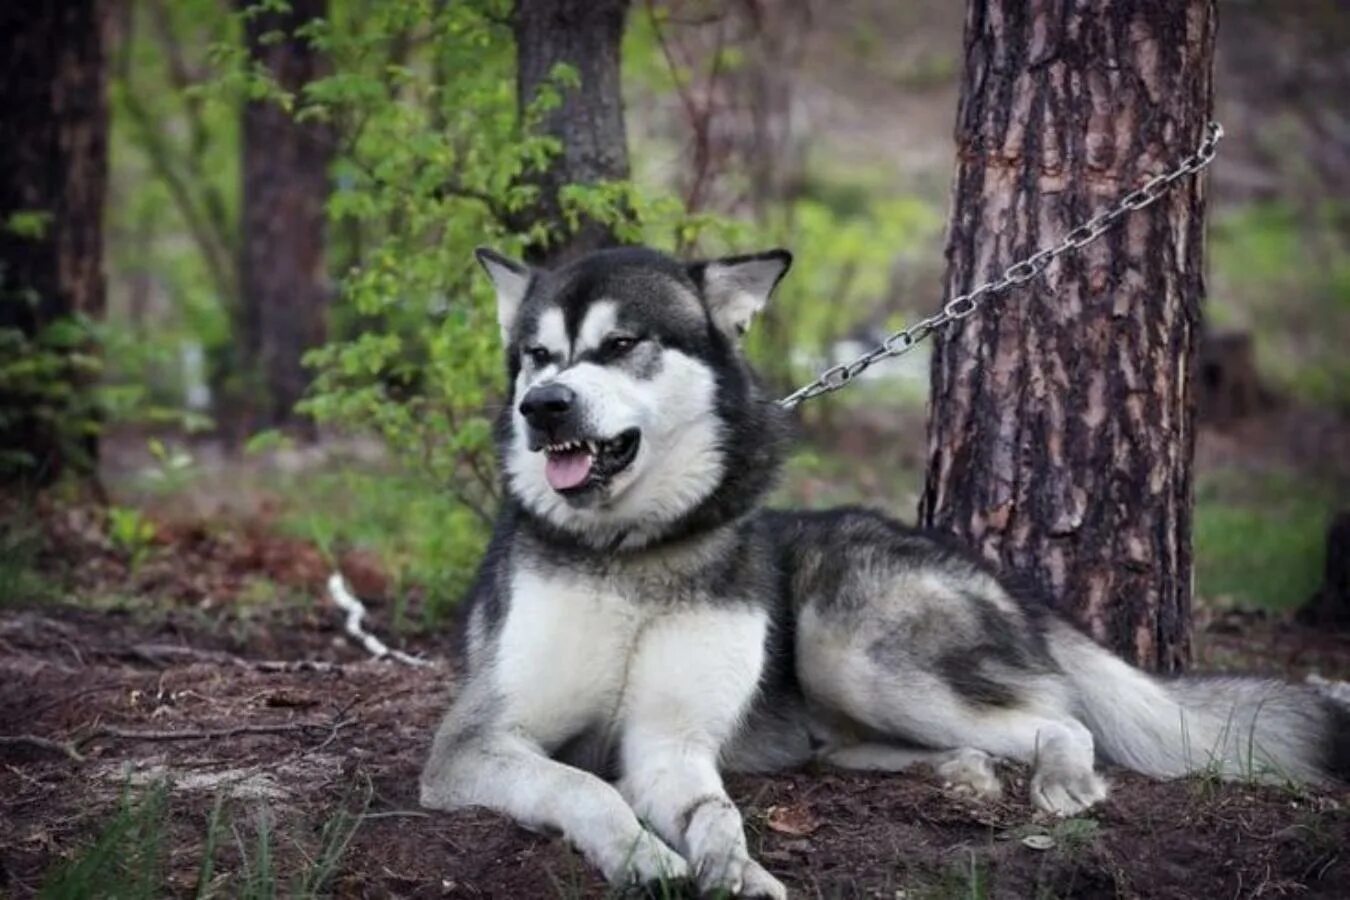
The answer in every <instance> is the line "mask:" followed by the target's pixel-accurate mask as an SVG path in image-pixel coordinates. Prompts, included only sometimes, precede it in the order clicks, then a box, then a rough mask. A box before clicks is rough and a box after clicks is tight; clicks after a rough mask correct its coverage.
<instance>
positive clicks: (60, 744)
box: [0, 734, 84, 762]
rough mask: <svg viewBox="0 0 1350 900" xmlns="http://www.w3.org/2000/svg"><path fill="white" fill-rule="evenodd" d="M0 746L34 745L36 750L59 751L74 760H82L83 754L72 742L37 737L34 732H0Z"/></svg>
mask: <svg viewBox="0 0 1350 900" xmlns="http://www.w3.org/2000/svg"><path fill="white" fill-rule="evenodd" d="M0 747H34V748H36V749H38V750H48V751H51V752H52V753H60V754H62V755H63V756H66V757H68V758H70V759H73V760H75V762H84V756H83V755H82V754H81V753H80V751H78V750H76V749H75V746H74V745H73V744H70V743H67V742H64V741H53V740H51V739H50V738H44V737H38V736H37V735H35V734H0Z"/></svg>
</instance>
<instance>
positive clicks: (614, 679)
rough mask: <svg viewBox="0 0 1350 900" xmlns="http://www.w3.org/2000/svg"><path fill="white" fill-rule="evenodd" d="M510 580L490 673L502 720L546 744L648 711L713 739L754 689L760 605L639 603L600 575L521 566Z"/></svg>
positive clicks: (760, 652) (731, 723)
mask: <svg viewBox="0 0 1350 900" xmlns="http://www.w3.org/2000/svg"><path fill="white" fill-rule="evenodd" d="M511 588H512V590H511V605H510V610H509V612H508V614H507V617H506V621H505V623H504V624H503V627H502V631H501V638H500V643H499V644H498V647H497V652H496V659H495V665H494V666H493V678H494V681H495V683H496V687H497V689H498V691H499V694H498V696H499V699H500V701H501V702H502V704H503V706H502V712H503V713H504V716H505V718H506V720H507V721H506V723H505V724H507V726H508V727H511V728H515V729H520V730H521V731H523V732H525V733H526V734H529V735H530V736H531V737H532V738H533V739H534V740H536V741H538V742H539V743H540V744H541V745H542V746H544V747H545V748H546V749H553V748H555V747H557V746H558V745H560V744H561V743H563V742H565V741H566V740H568V739H569V738H571V737H574V736H576V735H578V734H580V733H581V732H582V731H584V730H585V729H587V728H590V727H595V726H601V727H610V726H613V725H615V724H617V723H618V722H619V721H620V720H629V724H635V723H634V722H633V721H632V720H634V719H635V718H636V719H637V720H639V721H641V722H650V721H651V720H652V719H653V718H654V717H655V718H657V719H662V720H668V721H669V724H670V725H672V726H676V727H678V728H680V730H685V729H686V727H687V728H688V729H692V730H695V731H700V732H704V733H706V734H708V735H709V736H710V737H714V736H715V738H716V739H717V740H718V741H721V740H725V739H727V738H729V737H730V734H731V732H732V730H733V729H734V727H735V724H736V722H737V721H739V719H740V717H741V716H742V715H743V714H744V713H745V711H746V710H747V709H748V707H749V704H750V701H751V700H752V699H753V697H754V693H755V691H756V689H757V685H758V682H759V676H760V673H761V671H762V667H763V662H764V638H765V634H766V632H767V628H768V621H767V616H766V615H765V613H764V612H763V611H762V610H758V609H754V608H750V607H747V606H735V607H732V608H725V607H723V608H718V607H714V606H704V605H701V604H698V603H693V604H687V605H686V604H676V605H674V606H671V605H666V604H662V603H661V602H659V598H647V602H640V601H639V599H638V598H635V597H626V596H623V595H622V594H621V593H620V592H619V591H617V590H615V589H614V588H613V587H612V586H609V585H608V584H607V583H606V582H604V581H600V580H596V579H586V578H571V577H566V576H563V577H559V576H557V575H553V576H549V577H544V576H541V575H539V574H537V573H533V572H529V571H520V572H518V573H517V574H516V576H515V578H514V579H513V581H512V585H511ZM653 601H655V602H653ZM681 720H682V721H681Z"/></svg>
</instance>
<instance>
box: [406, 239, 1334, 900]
mask: <svg viewBox="0 0 1350 900" xmlns="http://www.w3.org/2000/svg"><path fill="white" fill-rule="evenodd" d="M480 260H481V261H482V262H483V263H484V266H485V268H487V270H488V272H489V274H490V275H491V276H492V278H493V281H494V283H495V284H496V287H497V290H498V297H499V313H500V317H501V325H502V331H503V338H504V341H505V343H506V366H507V376H508V381H509V383H510V385H511V391H512V393H511V396H510V398H509V400H508V403H507V404H506V405H505V407H504V409H503V412H502V415H501V417H500V419H499V421H498V423H497V439H498V443H499V446H500V452H501V457H502V461H503V471H504V472H505V473H506V474H505V481H504V487H505V490H504V494H505V498H506V499H505V501H504V503H503V507H502V510H501V513H500V516H499V518H498V521H497V527H496V530H495V533H494V535H493V538H492V542H491V545H490V547H489V550H488V552H487V554H486V556H485V557H484V560H483V562H482V565H481V568H480V570H479V573H478V577H477V579H476V581H475V583H474V585H473V587H472V589H471V590H470V592H469V595H468V597H467V598H466V601H465V604H464V606H463V612H464V620H463V626H462V632H461V633H462V639H463V652H462V653H461V663H462V669H463V671H462V672H461V686H460V689H459V691H458V695H457V699H456V702H455V704H454V706H453V707H452V709H451V711H450V713H449V715H448V716H447V717H446V720H445V722H444V723H443V724H442V726H441V728H440V730H439V732H438V733H437V736H436V740H435V743H434V746H433V748H432V753H431V757H430V759H429V760H428V762H427V766H426V769H425V771H424V772H423V775H422V797H423V801H424V803H426V804H427V805H429V806H433V807H438V808H452V807H456V806H463V805H475V804H476V805H486V806H490V807H493V808H496V809H498V810H500V811H502V812H504V813H506V814H508V815H512V816H514V817H515V818H517V819H518V820H521V821H522V822H524V823H526V824H528V825H538V826H547V827H552V828H559V829H561V830H563V831H564V832H565V833H567V834H568V836H569V838H570V839H572V840H573V841H574V842H576V843H577V844H578V846H580V847H581V848H582V849H583V851H585V852H586V853H587V855H588V856H589V857H590V858H591V859H592V860H593V861H595V862H596V864H598V865H600V866H601V867H602V868H603V869H604V870H605V872H606V874H607V875H608V876H609V877H610V878H612V879H614V880H619V881H622V880H642V879H646V878H651V877H659V876H660V875H672V874H673V875H684V874H692V875H693V876H695V877H697V878H698V879H699V881H700V884H701V885H703V887H705V888H712V889H725V890H729V891H731V892H733V893H736V892H740V893H747V894H762V895H766V896H775V897H776V896H783V895H784V890H783V888H782V885H781V884H779V883H778V882H777V881H776V879H774V878H773V877H772V876H771V875H769V874H768V873H767V872H766V871H764V870H763V869H762V867H760V866H759V865H758V864H757V863H755V862H754V861H753V860H751V859H750V858H749V856H748V851H747V850H746V847H745V842H744V836H743V834H742V831H741V824H740V818H739V814H738V813H737V812H736V810H735V807H734V806H733V805H731V803H730V800H729V799H727V798H726V795H725V792H724V791H723V790H722V787H721V782H720V779H719V778H718V777H717V774H716V772H717V770H718V769H719V768H720V769H723V770H725V769H737V770H755V771H767V770H775V769H782V768H785V767H790V766H796V765H800V764H802V763H805V762H807V761H809V760H812V759H819V760H823V761H825V762H828V763H834V764H837V765H841V766H848V767H855V768H869V769H885V770H899V769H903V768H906V767H908V766H909V765H911V764H913V763H915V762H926V763H929V764H932V765H934V766H936V767H937V768H938V769H939V771H940V773H941V774H942V776H943V777H944V779H946V780H947V781H949V782H951V783H954V784H955V785H956V786H957V788H958V789H965V790H969V791H972V792H974V793H978V794H986V795H990V794H995V793H997V792H998V790H999V784H998V781H997V777H996V775H995V773H994V770H993V768H992V766H991V764H990V763H991V760H992V759H994V758H1013V759H1019V760H1023V761H1026V762H1029V763H1032V764H1033V765H1034V767H1035V768H1034V773H1033V778H1032V783H1031V789H1032V795H1033V799H1034V800H1035V802H1036V803H1037V804H1038V805H1039V806H1040V807H1042V808H1043V809H1046V810H1047V811H1050V812H1053V813H1059V814H1071V813H1074V812H1076V811H1078V810H1081V809H1083V808H1085V807H1087V806H1090V805H1092V804H1093V803H1096V802H1098V801H1099V800H1101V799H1102V798H1103V797H1104V796H1105V794H1106V786H1105V783H1104V782H1103V781H1102V780H1101V779H1100V777H1099V776H1098V775H1097V774H1096V772H1095V762H1096V760H1097V759H1098V757H1100V758H1101V759H1104V760H1107V761H1111V762H1114V763H1117V764H1120V765H1123V766H1126V767H1129V768H1132V769H1135V770H1137V771H1140V772H1144V773H1146V774H1149V775H1154V776H1157V777H1163V778H1168V777H1173V776H1178V775H1184V774H1187V773H1191V772H1203V771H1212V772H1215V773H1217V774H1220V775H1223V776H1226V777H1243V778H1245V777H1254V778H1276V779H1291V780H1298V781H1306V782H1316V783H1322V782H1330V781H1334V780H1337V779H1342V780H1344V779H1347V778H1350V728H1347V724H1348V722H1350V717H1348V716H1347V712H1346V710H1345V709H1343V708H1340V707H1338V706H1336V705H1335V704H1333V703H1332V702H1331V701H1329V700H1326V699H1324V698H1322V697H1320V696H1319V695H1317V694H1315V693H1313V692H1312V691H1310V690H1306V689H1304V688H1302V687H1297V686H1293V685H1288V684H1284V683H1281V682H1276V681H1266V680H1259V679H1229V678H1222V679H1221V678H1190V679H1182V680H1173V681H1167V680H1160V679H1156V678H1153V677H1151V676H1148V675H1146V674H1144V673H1142V672H1140V671H1138V670H1136V669H1134V668H1132V667H1131V666H1129V665H1127V664H1125V663H1124V662H1122V661H1121V660H1119V659H1118V658H1116V657H1115V656H1113V655H1112V654H1110V653H1109V652H1107V651H1106V650H1104V649H1102V648H1101V647H1099V646H1097V645H1096V644H1095V643H1093V642H1092V641H1091V640H1090V639H1088V638H1087V637H1085V636H1084V635H1082V634H1081V633H1079V632H1078V631H1076V630H1075V629H1074V628H1072V627H1071V626H1069V625H1068V624H1066V623H1065V622H1064V621H1063V620H1062V619H1060V618H1059V617H1058V616H1056V615H1055V614H1054V613H1053V611H1051V610H1050V609H1049V608H1048V607H1047V606H1046V605H1045V604H1043V603H1042V602H1041V601H1040V600H1039V599H1037V598H1035V597H1031V596H1028V595H1026V594H1024V593H1022V592H1019V591H1015V590H1013V589H1011V588H1010V587H1008V586H1007V585H1005V583H1003V582H1002V581H1001V580H1000V579H999V577H998V576H997V575H996V573H994V572H993V571H991V570H990V568H989V567H988V566H987V565H986V564H984V563H983V562H981V561H980V560H978V559H976V558H975V557H974V556H972V555H971V554H970V553H969V552H967V551H966V550H964V549H962V548H959V547H956V546H953V545H951V544H950V543H948V542H946V541H944V540H942V539H941V538H939V537H936V536H933V535H929V534H924V533H922V532H919V531H916V530H914V529H911V528H907V527H905V526H903V525H901V524H899V523H897V522H895V521H893V520H891V519H888V518H886V517H884V516H882V515H880V514H878V513H875V512H871V511H867V510H863V509H841V510H834V511H829V512H798V511H770V510H765V509H762V508H761V503H762V501H763V499H764V496H765V494H766V493H767V492H768V491H769V489H770V488H771V487H772V486H773V484H774V482H775V479H776V477H777V474H778V472H779V469H780V467H781V464H782V461H783V457H784V454H785V452H786V447H787V438H788V436H789V435H790V432H791V428H790V422H789V418H788V414H787V413H785V412H784V411H783V410H781V409H780V408H779V407H778V406H777V405H776V404H774V403H772V402H770V401H769V400H768V399H767V398H766V397H765V396H764V395H763V393H762V392H761V390H760V388H759V386H758V384H757V382H756V381H755V378H754V376H753V373H752V372H751V371H750V369H749V367H748V365H747V364H746V362H745V359H744V357H743V355H742V353H741V351H740V347H739V340H740V336H741V333H742V332H743V331H744V329H745V328H746V327H747V326H748V325H749V323H750V321H751V319H752V318H753V316H754V314H755V313H757V312H758V311H759V309H760V308H761V307H762V306H763V304H764V302H766V301H767V299H768V297H769V294H770V293H771V291H772V290H773V288H774V286H775V285H776V284H777V282H778V280H779V279H780V278H781V277H782V275H783V274H784V273H785V272H786V270H787V268H788V264H789V262H790V257H789V256H788V255H787V254H786V253H784V252H782V251H774V252H772V253H769V254H758V255H755V256H747V257H735V258H731V259H726V260H714V261H709V262H702V263H694V264H685V263H681V262H677V261H675V260H673V259H670V258H669V257H666V256H664V255H662V254H659V253H656V252H654V251H651V250H643V249H628V250H613V251H604V252H600V253H595V254H592V255H590V256H587V257H584V258H582V259H581V260H579V261H577V262H575V263H573V264H571V265H569V266H567V267H565V268H562V269H559V270H558V271H556V272H542V271H533V270H529V269H526V268H525V267H523V266H521V265H520V264H518V263H514V262H511V261H509V260H506V259H505V258H502V257H499V256H497V255H496V254H492V253H490V252H486V251H485V252H483V253H482V254H480ZM531 398H536V399H537V398H544V399H545V400H548V401H549V404H551V405H547V406H546V407H545V405H544V404H543V401H542V400H541V401H539V402H535V401H534V400H532V399H531ZM545 408H546V410H547V412H546V413H545V412H540V410H541V409H545ZM579 447H580V448H589V449H587V450H578V449H577V448H579ZM634 448H636V449H634ZM578 454H581V455H578ZM583 456H584V459H583V458H582V457H583ZM579 460H580V462H578V461H579ZM583 468H584V469H585V471H586V473H587V474H586V476H585V478H584V480H582V481H580V482H578V481H577V476H578V473H579V472H581V471H582V469H583ZM559 485H562V487H561V488H559V487H558V486H559ZM545 651H547V652H545ZM587 773H594V774H587ZM596 776H600V777H596ZM601 778H604V779H608V780H609V781H614V782H615V783H616V784H617V792H616V791H615V789H614V788H613V787H610V786H609V782H607V781H602V780H601ZM560 798H561V799H560ZM564 800H566V803H564ZM568 804H570V805H568ZM578 810H580V812H578ZM635 813H636V816H641V818H642V819H643V820H645V821H646V822H648V823H649V824H650V825H651V827H652V829H653V830H654V833H652V832H649V831H645V830H643V828H642V827H641V826H640V825H639V824H638V819H637V818H636V816H635V815H634V814H635Z"/></svg>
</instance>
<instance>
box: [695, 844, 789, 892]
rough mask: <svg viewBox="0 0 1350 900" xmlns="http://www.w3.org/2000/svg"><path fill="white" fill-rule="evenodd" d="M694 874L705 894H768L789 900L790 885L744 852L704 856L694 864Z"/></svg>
mask: <svg viewBox="0 0 1350 900" xmlns="http://www.w3.org/2000/svg"><path fill="white" fill-rule="evenodd" d="M694 877H695V878H696V879H697V880H698V888H699V890H700V891H701V892H702V893H703V894H705V895H708V894H711V895H713V896H717V895H719V894H720V895H727V894H729V895H731V896H735V897H765V898H769V900H787V888H785V887H784V886H783V883H782V882H781V881H779V880H778V879H777V878H774V877H773V876H772V875H770V874H769V873H768V871H766V870H765V868H764V867H763V866H761V865H760V864H759V863H757V862H755V861H754V860H753V859H751V858H750V857H748V856H745V855H743V854H735V855H731V856H727V857H723V858H721V859H719V858H717V857H715V856H709V857H704V858H703V859H702V860H700V861H699V863H698V865H697V866H695V871H694Z"/></svg>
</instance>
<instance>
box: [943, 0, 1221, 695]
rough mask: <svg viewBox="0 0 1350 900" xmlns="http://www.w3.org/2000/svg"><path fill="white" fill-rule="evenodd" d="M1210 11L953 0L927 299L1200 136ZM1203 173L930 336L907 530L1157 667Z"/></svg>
mask: <svg viewBox="0 0 1350 900" xmlns="http://www.w3.org/2000/svg"><path fill="white" fill-rule="evenodd" d="M1214 27H1215V8H1214V0H1184V2H1182V0H1178V2H1175V3H1101V2H1097V0H1066V2H1063V3H1050V2H1020V0H1017V2H1015V0H971V2H970V6H969V9H968V12H967V19H966V35H965V50H966V62H965V70H964V81H963V86H962V94H961V103H960V107H959V110H958V114H957V125H956V142H957V169H956V179H955V183H954V188H953V201H952V202H953V205H952V214H951V222H950V225H949V236H948V243H947V263H948V270H947V281H946V289H947V294H948V296H952V295H955V294H958V293H961V292H963V291H965V290H967V289H969V288H971V287H973V286H974V285H976V284H978V283H980V282H983V281H985V280H987V279H989V278H991V277H993V276H994V275H996V274H997V273H998V272H1000V271H1001V270H1002V269H1004V268H1005V267H1006V266H1008V265H1009V264H1011V263H1012V262H1014V261H1016V260H1018V259H1020V258H1022V257H1024V256H1026V255H1028V254H1030V253H1031V252H1032V251H1034V250H1036V249H1038V248H1040V247H1042V246H1048V245H1050V244H1052V243H1055V242H1057V241H1058V240H1059V239H1060V238H1061V237H1062V236H1063V235H1064V234H1065V233H1067V232H1068V231H1069V230H1070V228H1072V227H1073V226H1074V225H1075V224H1077V223H1079V222H1081V221H1083V220H1085V219H1087V218H1088V217H1090V216H1091V215H1092V214H1093V213H1094V212H1096V211H1097V210H1099V209H1102V208H1103V207H1105V206H1107V205H1109V204H1111V203H1113V202H1114V201H1115V200H1116V199H1117V198H1118V197H1120V196H1122V195H1123V194H1125V193H1126V192H1127V191H1129V190H1131V189H1132V188H1134V187H1136V186H1138V185H1139V184H1141V183H1142V182H1143V181H1144V180H1146V179H1147V178H1148V177H1149V176H1150V175H1153V174H1156V173H1158V172H1160V171H1162V170H1164V169H1167V168H1170V167H1171V166H1172V165H1173V164H1174V163H1175V162H1176V161H1177V160H1179V159H1181V158H1182V157H1183V156H1185V155H1186V154H1188V153H1190V152H1191V150H1192V149H1193V148H1194V147H1195V146H1196V145H1197V144H1198V143H1199V141H1200V139H1201V137H1202V133H1203V130H1204V128H1205V124H1206V122H1207V120H1208V118H1209V115H1210V110H1211V105H1212V97H1211V71H1212V60H1213V49H1214ZM1204 214H1205V205H1204V191H1203V181H1202V180H1199V179H1188V180H1184V181H1181V182H1179V183H1178V184H1177V185H1176V186H1175V187H1174V188H1173V190H1172V191H1171V193H1169V194H1168V196H1166V197H1165V198H1163V199H1162V200H1161V201H1159V202H1158V203H1157V204H1156V205H1154V206H1152V207H1150V208H1149V209H1147V210H1144V211H1142V212H1135V213H1131V214H1130V215H1129V216H1128V217H1127V218H1126V219H1125V220H1124V221H1123V222H1122V223H1120V224H1119V225H1118V227H1117V228H1115V229H1114V230H1113V231H1112V232H1110V233H1109V234H1108V235H1106V236H1105V237H1103V238H1102V239H1101V240H1100V241H1098V242H1097V243H1096V244H1093V245H1092V246H1090V247H1089V248H1087V249H1086V250H1085V251H1082V252H1080V253H1078V254H1076V255H1071V256H1068V257H1065V258H1063V260H1062V261H1061V262H1057V263H1055V264H1053V265H1051V266H1050V268H1049V269H1048V270H1047V271H1046V273H1045V274H1044V275H1043V276H1041V277H1039V278H1036V279H1034V280H1033V281H1032V282H1030V283H1028V284H1027V285H1025V286H1023V287H1021V288H1015V289H1013V290H1011V291H1009V292H1007V293H1006V294H1004V295H1002V296H1001V297H998V298H995V299H993V300H991V301H990V302H989V303H988V304H987V305H986V307H985V308H983V309H982V310H981V311H980V312H979V313H977V314H976V315H974V316H972V317H971V318H969V319H967V320H965V321H964V322H963V323H960V324H958V325H956V326H955V327H953V328H952V329H950V330H949V331H947V332H946V333H945V334H944V335H942V336H940V338H939V340H938V343H937V346H936V349H935V352H934V358H933V368H932V381H933V391H932V412H931V417H930V422H929V429H928V471H927V483H926V486H925V491H924V496H923V498H922V500H921V503H920V511H919V515H920V519H921V521H922V522H923V523H925V524H927V525H929V526H932V527H935V528H938V529H940V530H944V531H947V532H950V533H952V534H954V535H956V536H958V537H959V538H960V539H962V540H964V541H965V542H967V543H968V544H969V545H971V546H973V547H976V548H978V550H979V552H980V553H982V554H983V555H984V556H985V557H986V558H987V559H989V560H991V561H993V562H995V563H996V564H998V565H1000V566H1001V567H1002V568H1003V569H1004V570H1005V571H1009V572H1012V573H1015V574H1016V575H1017V576H1020V577H1021V578H1022V580H1024V581H1026V582H1028V583H1029V584H1030V585H1031V586H1033V587H1035V588H1037V589H1039V590H1040V591H1041V592H1042V593H1043V594H1044V595H1045V596H1047V597H1049V598H1051V599H1052V600H1053V602H1055V603H1056V604H1057V605H1058V607H1059V608H1060V609H1061V610H1062V611H1063V612H1064V613H1066V614H1067V615H1069V616H1070V617H1071V618H1073V619H1074V620H1076V621H1077V622H1078V623H1079V624H1081V625H1082V626H1083V627H1085V628H1086V629H1087V630H1088V631H1089V632H1090V633H1091V634H1092V635H1093V636H1095V637H1096V638H1097V639H1098V640H1100V641H1101V642H1103V643H1105V644H1107V645H1108V646H1110V647H1112V648H1114V649H1115V650H1117V651H1118V652H1119V653H1121V654H1122V655H1123V656H1125V657H1126V658H1127V659H1130V660H1133V661H1134V662H1136V663H1138V664H1140V665H1143V666H1145V667H1147V668H1150V669H1155V670H1159V671H1164V672H1175V671H1178V670H1180V669H1181V668H1183V667H1184V666H1185V664H1186V662H1187V660H1188V657H1189V652H1190V632H1189V627H1190V612H1191V609H1190V607H1191V562H1192V560H1191V507H1192V475H1191V460H1192V455H1193V448H1194V417H1195V416H1194V392H1195V387H1194V378H1193V376H1194V368H1195V367H1194V360H1195V349H1196V341H1197V338H1198V334H1199V327H1200V304H1201V298H1202V296H1203V294H1204V280H1203V245H1204V220H1205V219H1204Z"/></svg>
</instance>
